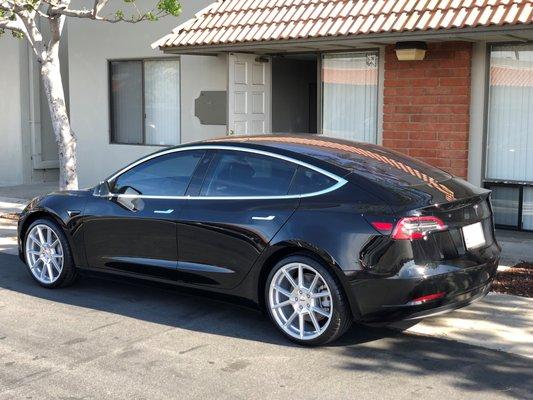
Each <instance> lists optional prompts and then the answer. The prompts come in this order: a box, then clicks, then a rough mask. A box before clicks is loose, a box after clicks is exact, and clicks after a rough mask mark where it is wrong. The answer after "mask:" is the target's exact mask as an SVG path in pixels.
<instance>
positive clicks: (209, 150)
mask: <svg viewBox="0 0 533 400" xmlns="http://www.w3.org/2000/svg"><path fill="white" fill-rule="evenodd" d="M190 150H206V152H205V154H204V158H205V157H208V156H209V155H210V154H212V153H213V151H217V150H230V151H242V152H248V153H253V154H259V155H264V156H267V157H272V158H277V159H280V160H284V161H288V162H291V163H293V164H296V166H299V165H301V166H303V167H306V168H309V169H312V170H314V171H316V172H318V173H321V174H323V175H325V176H327V177H329V178H331V179H333V180H334V181H336V183H335V184H334V185H332V186H330V187H328V188H326V189H323V190H320V191H318V192H312V193H297V194H286V195H276V196H227V197H226V196H200V195H199V194H197V195H188V194H187V193H188V191H187V192H186V193H185V195H184V196H158V195H137V194H119V193H110V194H109V195H106V196H101V197H112V198H113V197H115V198H130V199H131V198H141V199H175V200H268V199H300V198H304V197H314V196H319V195H322V194H326V193H330V192H333V191H335V190H337V189H339V188H341V187H342V186H344V185H345V184H346V183H347V182H348V181H347V180H346V179H344V178H341V177H340V176H338V175H335V174H333V173H331V172H329V171H326V170H324V169H322V168H319V167H316V166H314V165H312V164H308V163H306V162H304V161H300V160H297V159H294V158H291V157H287V156H283V155H281V154H276V153H272V152H269V151H265V150H257V149H251V148H244V147H237V146H209V145H197V146H188V147H181V148H173V149H169V150H164V151H159V152H157V153H154V154H152V155H149V156H147V157H144V158H141V159H140V160H137V161H135V162H133V163H132V164H130V165H128V166H127V167H125V168H123V169H122V170H119V171H118V172H116V173H115V174H113V175H111V176H110V177H108V178H107V179H105V182H107V183H108V184H109V185H111V184H112V182H113V181H114V180H116V179H117V178H118V177H120V176H121V175H122V174H124V173H126V172H128V171H129V170H130V169H132V168H135V167H136V166H138V165H140V164H143V163H145V162H147V161H150V160H152V159H154V158H157V157H161V156H164V155H167V154H171V153H175V152H181V151H190ZM201 163H202V160H200V161H199V163H198V165H201ZM197 173H198V166H197V168H196V169H195V171H194V172H193V174H192V176H191V181H192V179H194V178H195V175H196V174H197ZM203 174H204V176H203V177H205V175H206V174H207V170H205V171H204V173H203ZM203 177H202V178H203ZM95 196H100V195H97V194H95Z"/></svg>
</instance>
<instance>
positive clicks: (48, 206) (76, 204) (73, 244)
mask: <svg viewBox="0 0 533 400" xmlns="http://www.w3.org/2000/svg"><path fill="white" fill-rule="evenodd" d="M87 195H88V193H87V191H69V192H57V193H51V194H49V195H46V196H43V197H38V198H35V199H33V200H32V201H31V202H30V203H29V204H28V206H27V207H26V208H25V209H24V210H23V211H22V213H21V215H20V217H19V221H18V235H17V236H18V248H19V257H20V258H21V259H22V260H23V261H24V252H23V248H22V247H23V241H24V237H25V235H26V231H27V229H28V227H29V226H30V225H31V224H32V223H33V222H34V221H36V220H37V219H39V218H50V219H52V220H53V221H54V222H56V223H57V224H58V225H59V226H60V227H61V229H63V232H64V233H65V236H66V237H67V240H68V242H69V245H70V249H71V252H72V256H73V258H74V263H75V265H77V266H84V265H86V260H85V251H84V246H83V233H82V230H81V226H82V221H83V211H84V209H85V204H86V203H87V199H88V197H87ZM73 210H75V211H79V214H78V215H72V216H71V215H69V213H68V211H73Z"/></svg>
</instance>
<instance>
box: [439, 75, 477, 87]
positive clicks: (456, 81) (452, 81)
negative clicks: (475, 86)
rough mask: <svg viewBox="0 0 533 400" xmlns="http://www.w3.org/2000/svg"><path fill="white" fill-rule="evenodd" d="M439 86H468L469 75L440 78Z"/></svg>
mask: <svg viewBox="0 0 533 400" xmlns="http://www.w3.org/2000/svg"><path fill="white" fill-rule="evenodd" d="M440 84H441V86H466V87H468V86H470V77H469V76H468V77H455V78H440Z"/></svg>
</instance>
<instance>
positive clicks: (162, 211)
mask: <svg viewBox="0 0 533 400" xmlns="http://www.w3.org/2000/svg"><path fill="white" fill-rule="evenodd" d="M173 212H174V210H173V209H171V208H169V209H168V210H154V214H172V213H173Z"/></svg>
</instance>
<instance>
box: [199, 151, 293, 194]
mask: <svg viewBox="0 0 533 400" xmlns="http://www.w3.org/2000/svg"><path fill="white" fill-rule="evenodd" d="M296 168H297V166H296V165H295V164H293V163H291V162H288V161H284V160H280V159H278V158H274V157H268V156H263V155H259V154H253V153H247V152H242V151H224V152H219V153H218V154H217V155H216V156H215V158H214V159H213V163H212V164H211V167H210V168H209V171H208V173H207V177H206V179H205V182H204V185H203V187H202V191H201V195H202V196H221V197H229V196H282V195H286V194H287V192H288V190H289V186H290V184H291V181H292V178H293V176H294V173H295V171H296Z"/></svg>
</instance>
